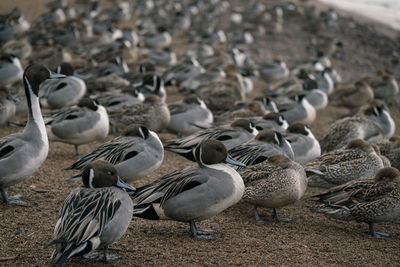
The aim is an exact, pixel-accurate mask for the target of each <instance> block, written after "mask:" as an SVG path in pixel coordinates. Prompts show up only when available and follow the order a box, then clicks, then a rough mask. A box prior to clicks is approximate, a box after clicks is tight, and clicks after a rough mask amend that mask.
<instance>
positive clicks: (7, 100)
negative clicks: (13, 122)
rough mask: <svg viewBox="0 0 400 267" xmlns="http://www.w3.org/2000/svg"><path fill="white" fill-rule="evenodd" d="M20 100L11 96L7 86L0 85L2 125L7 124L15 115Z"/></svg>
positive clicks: (0, 117) (0, 121)
mask: <svg viewBox="0 0 400 267" xmlns="http://www.w3.org/2000/svg"><path fill="white" fill-rule="evenodd" d="M17 101H18V100H17V99H16V98H14V97H13V96H11V95H10V94H9V92H8V89H7V88H6V87H0V125H5V124H6V123H7V122H9V121H10V119H11V118H12V117H14V115H15V113H16V111H17V107H16V106H15V103H16V102H17Z"/></svg>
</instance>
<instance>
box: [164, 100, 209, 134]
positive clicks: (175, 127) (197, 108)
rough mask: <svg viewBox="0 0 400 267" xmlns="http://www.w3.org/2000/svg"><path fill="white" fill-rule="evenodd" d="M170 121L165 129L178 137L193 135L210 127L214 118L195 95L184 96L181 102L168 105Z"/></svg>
mask: <svg viewBox="0 0 400 267" xmlns="http://www.w3.org/2000/svg"><path fill="white" fill-rule="evenodd" d="M168 109H169V112H170V114H171V120H170V121H169V124H168V126H167V129H168V130H169V131H171V132H173V133H176V134H178V135H179V136H186V135H190V134H193V133H195V132H197V131H199V130H201V129H204V128H209V127H211V124H212V123H213V122H214V116H213V113H212V112H211V110H209V109H208V108H207V106H206V104H205V103H204V101H203V100H202V99H201V98H200V97H198V96H197V95H194V94H191V95H188V96H185V97H184V98H183V100H182V101H180V102H176V103H173V104H170V105H168Z"/></svg>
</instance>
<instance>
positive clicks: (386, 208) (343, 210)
mask: <svg viewBox="0 0 400 267" xmlns="http://www.w3.org/2000/svg"><path fill="white" fill-rule="evenodd" d="M313 197H314V198H315V200H317V201H319V202H322V204H321V205H320V206H316V207H312V208H311V210H312V211H314V212H318V213H322V214H325V215H326V216H328V217H331V218H335V219H339V220H344V221H357V222H365V223H368V225H369V233H370V234H371V235H372V236H373V237H389V234H387V233H381V232H376V231H375V228H374V223H380V222H387V221H392V220H395V219H396V218H398V217H399V216H400V173H399V171H398V170H397V169H395V168H391V167H387V168H383V169H380V170H379V171H378V172H376V174H375V177H374V178H369V179H360V180H355V181H350V182H348V183H346V184H343V185H340V186H337V187H334V188H332V189H330V190H329V191H327V192H325V193H322V194H319V195H315V196H313Z"/></svg>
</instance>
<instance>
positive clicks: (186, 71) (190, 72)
mask: <svg viewBox="0 0 400 267" xmlns="http://www.w3.org/2000/svg"><path fill="white" fill-rule="evenodd" d="M203 72H205V70H204V68H203V67H202V66H201V65H200V63H199V62H198V61H197V60H196V59H194V58H191V59H190V60H186V61H184V62H182V63H181V64H177V65H175V66H172V67H171V68H169V69H167V70H166V71H165V72H164V73H163V75H162V79H163V80H164V82H165V85H171V84H176V85H178V86H179V85H180V84H181V83H182V82H184V81H186V80H188V79H190V78H191V77H194V76H195V75H197V74H199V73H203Z"/></svg>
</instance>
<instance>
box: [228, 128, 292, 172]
mask: <svg viewBox="0 0 400 267" xmlns="http://www.w3.org/2000/svg"><path fill="white" fill-rule="evenodd" d="M229 154H230V155H231V156H232V158H234V159H235V160H238V161H240V162H242V163H244V164H246V166H251V165H256V164H259V163H261V162H263V161H265V160H267V159H268V158H269V157H271V156H273V155H276V154H283V155H286V156H287V157H289V158H291V159H292V160H293V159H294V153H293V149H292V147H291V146H290V144H289V142H288V141H287V140H286V139H285V138H284V137H283V136H282V134H281V133H279V132H276V131H273V130H269V129H267V130H262V131H260V132H259V133H258V134H257V136H256V137H254V139H253V140H250V141H248V142H246V143H243V144H241V145H238V146H236V147H234V148H232V149H230V150H229Z"/></svg>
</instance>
